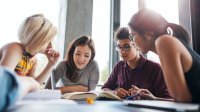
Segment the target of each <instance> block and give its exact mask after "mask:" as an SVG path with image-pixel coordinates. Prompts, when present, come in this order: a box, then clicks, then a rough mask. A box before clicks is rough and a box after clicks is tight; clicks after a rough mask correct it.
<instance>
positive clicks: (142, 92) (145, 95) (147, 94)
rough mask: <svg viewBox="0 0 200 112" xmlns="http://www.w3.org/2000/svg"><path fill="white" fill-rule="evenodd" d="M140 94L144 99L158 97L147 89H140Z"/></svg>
mask: <svg viewBox="0 0 200 112" xmlns="http://www.w3.org/2000/svg"><path fill="white" fill-rule="evenodd" d="M139 96H140V98H141V99H143V100H155V99H156V98H157V97H155V96H154V95H153V94H152V93H151V92H150V91H149V90H147V89H140V93H139Z"/></svg>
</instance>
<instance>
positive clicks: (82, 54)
mask: <svg viewBox="0 0 200 112" xmlns="http://www.w3.org/2000/svg"><path fill="white" fill-rule="evenodd" d="M94 57H95V47H94V42H93V40H92V39H91V38H90V37H89V36H81V37H79V38H77V39H75V40H74V41H72V42H71V44H70V45H69V47H68V50H67V54H66V58H65V60H64V61H62V62H60V63H59V64H58V66H57V67H56V68H55V69H54V70H53V72H52V76H53V77H54V78H52V79H54V80H53V82H54V83H55V84H56V83H57V84H56V88H59V89H60V90H61V92H62V93H67V92H84V91H90V90H94V89H95V88H96V85H97V83H98V80H99V68H98V64H97V62H96V61H94ZM53 86H54V85H53ZM47 88H51V87H50V79H49V81H48V83H47Z"/></svg>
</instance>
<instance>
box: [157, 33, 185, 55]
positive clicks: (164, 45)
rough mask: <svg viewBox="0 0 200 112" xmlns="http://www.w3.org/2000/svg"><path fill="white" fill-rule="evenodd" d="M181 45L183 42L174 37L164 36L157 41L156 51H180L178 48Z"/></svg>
mask: <svg viewBox="0 0 200 112" xmlns="http://www.w3.org/2000/svg"><path fill="white" fill-rule="evenodd" d="M180 45H181V42H180V41H179V40H178V39H177V38H176V37H173V36H170V35H162V36H160V37H159V38H157V39H156V41H155V46H156V50H158V51H172V52H173V51H175V50H177V49H178V46H180Z"/></svg>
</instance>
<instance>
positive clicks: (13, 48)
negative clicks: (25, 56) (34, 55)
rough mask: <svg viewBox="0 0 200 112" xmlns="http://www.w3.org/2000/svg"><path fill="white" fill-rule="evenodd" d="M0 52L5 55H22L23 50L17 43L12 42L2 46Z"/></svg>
mask: <svg viewBox="0 0 200 112" xmlns="http://www.w3.org/2000/svg"><path fill="white" fill-rule="evenodd" d="M1 52H2V53H3V52H6V53H20V54H22V52H23V48H22V45H21V44H19V43H17V42H12V43H8V44H6V45H4V46H3V47H2V48H1Z"/></svg>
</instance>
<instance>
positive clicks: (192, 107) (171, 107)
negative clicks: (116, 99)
mask: <svg viewBox="0 0 200 112" xmlns="http://www.w3.org/2000/svg"><path fill="white" fill-rule="evenodd" d="M123 103H124V104H125V105H128V106H133V107H140V108H149V109H157V110H164V111H178V112H187V111H192V112H199V111H200V105H198V104H190V103H176V102H170V101H158V100H134V101H130V100H124V101H123Z"/></svg>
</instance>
